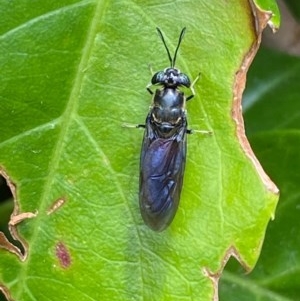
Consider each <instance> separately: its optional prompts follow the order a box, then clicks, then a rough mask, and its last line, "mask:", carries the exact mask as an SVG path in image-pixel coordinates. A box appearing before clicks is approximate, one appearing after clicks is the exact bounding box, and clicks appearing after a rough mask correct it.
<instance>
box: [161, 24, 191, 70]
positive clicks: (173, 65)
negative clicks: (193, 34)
mask: <svg viewBox="0 0 300 301" xmlns="http://www.w3.org/2000/svg"><path fill="white" fill-rule="evenodd" d="M156 30H157V32H158V34H159V36H160V38H161V40H162V42H163V43H164V46H165V48H166V50H167V54H168V57H169V61H170V65H171V68H174V67H175V62H176V57H177V52H178V49H179V46H180V44H181V41H182V39H183V36H184V34H185V30H186V27H184V28H183V29H182V30H181V33H180V36H179V39H178V44H177V47H176V50H175V54H174V58H173V59H172V57H171V54H170V51H169V48H168V46H167V44H166V41H165V38H164V36H163V34H162V32H161V30H160V29H159V28H158V27H156Z"/></svg>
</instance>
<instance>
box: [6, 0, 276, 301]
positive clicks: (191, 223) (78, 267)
mask: <svg viewBox="0 0 300 301" xmlns="http://www.w3.org/2000/svg"><path fill="white" fill-rule="evenodd" d="M1 5H2V6H3V7H5V9H3V11H2V12H1V14H3V18H6V21H5V22H2V23H1V24H2V28H1V32H2V36H1V39H0V43H1V48H0V49H1V56H0V65H1V68H0V70H1V74H0V81H1V85H0V87H1V88H0V95H1V98H2V106H1V109H0V110H1V126H2V127H1V128H2V129H5V131H3V132H2V133H1V136H0V138H1V142H0V166H1V170H2V175H5V176H6V178H7V179H8V178H9V183H10V185H11V187H12V190H13V192H14V196H15V209H14V213H13V216H12V218H11V230H12V232H13V234H14V235H15V238H18V239H19V240H21V241H22V242H23V245H24V252H25V253H24V254H18V253H17V255H18V256H17V255H16V253H12V252H8V251H7V250H6V249H0V271H1V272H0V282H1V285H2V290H3V291H4V292H5V293H6V295H7V297H8V298H9V299H13V300H41V301H42V300H46V299H48V300H49V299H51V300H64V299H65V300H100V299H101V300H130V299H133V300H190V299H195V300H211V299H212V298H213V297H214V298H217V287H216V283H217V281H218V278H219V276H220V273H221V270H222V268H223V266H224V264H225V261H226V260H227V259H228V258H229V256H230V255H234V256H236V257H238V258H239V260H240V261H241V262H242V263H243V265H244V267H245V268H247V269H251V268H252V267H253V265H254V264H255V262H256V261H257V258H258V255H259V252H260V246H261V244H262V239H263V237H264V232H265V229H266V226H267V224H268V221H269V219H270V217H271V216H273V214H274V209H275V206H276V202H277V196H276V195H275V194H274V191H271V190H272V189H271V190H270V189H269V190H268V189H267V187H266V181H265V182H263V181H262V179H261V177H260V176H259V173H258V171H257V169H256V168H257V166H255V165H254V164H253V157H252V161H251V157H250V158H249V156H247V155H246V153H245V151H244V150H243V148H242V147H241V145H240V140H239V139H238V134H237V124H236V122H237V120H235V119H234V118H233V116H232V110H233V107H234V106H235V107H234V108H235V109H236V108H238V106H237V104H238V103H237V102H236V99H239V98H240V97H241V95H240V93H241V91H242V87H243V85H244V82H243V81H244V78H243V77H239V78H237V77H236V74H237V73H238V72H244V71H243V70H244V69H241V66H242V63H243V62H244V59H245V57H247V55H248V53H249V51H250V49H252V48H251V47H252V46H253V44H255V43H256V41H257V34H259V33H257V32H256V31H255V28H254V26H253V24H254V22H253V14H252V11H251V9H253V6H250V4H249V2H247V1H242V2H241V1H238V0H235V1H231V2H225V1H223V2H220V1H210V2H209V3H208V2H207V1H200V2H199V1H194V2H193V1H189V2H178V3H176V4H174V3H173V2H161V1H157V2H155V1H152V2H144V3H141V2H130V3H129V2H102V1H98V2H96V1H82V2H75V1H66V0H64V1H59V2H58V1H57V2H55V1H46V2H45V3H44V2H43V3H36V5H32V3H31V1H22V9H21V8H18V9H17V10H15V7H14V5H13V4H11V3H10V2H3V3H2V4H1ZM21 12H22V13H21ZM19 15H20V16H19ZM4 16H5V17H4ZM0 19H1V18H0ZM170 19H171V20H172V22H170ZM174 20H176V26H174V24H173V21H174ZM233 20H234V22H233ZM156 26H159V27H160V28H161V29H162V31H163V32H164V34H165V37H166V41H167V44H168V45H169V47H170V50H171V52H173V51H174V48H175V47H176V43H177V39H178V35H179V32H180V30H181V29H182V28H183V27H184V26H186V27H187V33H186V35H185V39H184V41H183V43H182V46H181V48H180V51H179V55H178V59H177V66H178V67H180V69H181V70H182V71H183V72H185V73H186V74H188V75H189V76H190V77H191V78H195V77H196V76H197V74H198V73H199V72H201V80H200V81H199V82H198V83H197V85H196V86H195V90H196V93H197V95H196V97H195V98H194V99H193V100H192V101H191V102H190V103H188V119H189V125H190V127H191V128H193V129H196V130H197V129H200V130H202V129H204V130H212V131H213V135H212V136H207V137H203V136H202V135H200V134H195V135H190V136H189V137H188V158H187V166H186V173H185V177H184V186H183V192H182V197H181V202H180V208H179V210H178V212H177V215H176V217H175V220H174V222H173V223H172V225H171V226H170V227H169V228H168V229H167V230H166V231H164V232H162V233H155V232H153V231H151V230H150V229H148V228H147V227H146V226H145V225H144V224H143V222H142V219H141V216H140V213H139V209H138V172H139V166H138V165H139V152H140V146H141V140H142V135H143V133H142V131H139V130H131V129H126V128H125V129H124V128H122V127H121V125H122V124H123V123H124V122H126V123H128V122H130V123H133V124H139V123H142V122H143V121H144V119H145V116H146V114H147V111H148V108H149V104H150V102H151V96H150V95H149V94H148V93H147V92H146V90H145V86H146V84H147V83H148V82H149V79H150V73H149V71H148V68H147V65H148V64H149V63H151V64H152V66H153V69H154V70H162V69H164V68H165V67H166V66H167V64H168V60H167V55H166V53H165V50H164V48H163V45H162V43H161V41H160V40H159V38H158V36H157V34H156V32H155V27H156ZM252 52H253V53H252V54H251V55H254V53H255V49H254V50H252ZM248 63H249V62H248ZM243 67H245V66H243ZM246 67H247V66H246ZM240 74H241V73H240ZM237 81H239V82H238V84H239V85H240V88H239V89H237V90H235V91H233V87H234V86H235V85H237ZM187 93H188V92H187ZM235 114H236V115H235V116H238V117H239V116H240V115H239V114H240V113H239V112H236V113H235ZM270 183H271V182H270ZM270 185H271V184H270ZM14 187H15V190H14ZM32 214H36V216H35V217H34V215H32ZM28 217H31V218H30V219H28ZM8 292H9V293H8ZM45 292H47V295H46V296H45Z"/></svg>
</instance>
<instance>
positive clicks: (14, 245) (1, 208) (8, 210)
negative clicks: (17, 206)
mask: <svg viewBox="0 0 300 301" xmlns="http://www.w3.org/2000/svg"><path fill="white" fill-rule="evenodd" d="M8 181H9V180H8V177H6V174H4V173H3V172H2V173H1V170H0V247H3V248H5V249H7V250H9V251H11V252H13V253H15V254H18V255H21V256H24V254H25V250H24V247H23V245H22V243H21V242H20V241H18V240H16V239H14V238H13V236H12V235H11V231H10V227H9V221H10V218H11V215H12V213H13V211H14V192H13V191H12V185H13V184H12V183H11V184H10V185H9V184H8ZM0 292H1V290H0ZM5 300H6V299H5ZM0 301H1V299H0Z"/></svg>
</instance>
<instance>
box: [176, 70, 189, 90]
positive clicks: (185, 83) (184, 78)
mask: <svg viewBox="0 0 300 301" xmlns="http://www.w3.org/2000/svg"><path fill="white" fill-rule="evenodd" d="M178 83H179V84H180V85H182V86H185V87H187V88H189V87H190V86H191V81H190V79H189V77H188V76H187V75H186V74H184V73H180V74H179V76H178Z"/></svg>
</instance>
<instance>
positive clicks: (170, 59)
mask: <svg viewBox="0 0 300 301" xmlns="http://www.w3.org/2000/svg"><path fill="white" fill-rule="evenodd" d="M156 30H157V32H158V34H159V36H160V38H161V40H162V42H163V43H164V45H165V48H166V50H167V54H168V57H169V61H170V65H171V67H174V66H173V59H172V57H171V54H170V51H169V49H168V47H167V44H166V41H165V38H164V36H163V34H162V32H161V30H160V29H159V28H158V27H156Z"/></svg>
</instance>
